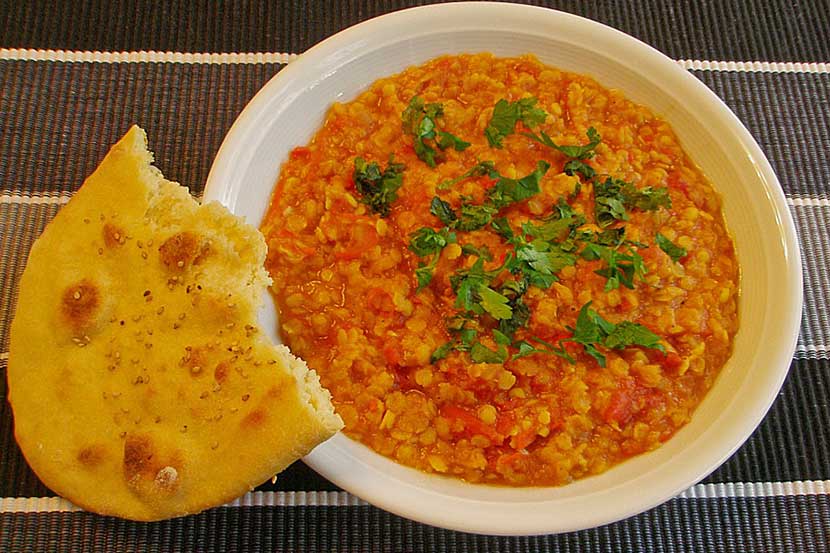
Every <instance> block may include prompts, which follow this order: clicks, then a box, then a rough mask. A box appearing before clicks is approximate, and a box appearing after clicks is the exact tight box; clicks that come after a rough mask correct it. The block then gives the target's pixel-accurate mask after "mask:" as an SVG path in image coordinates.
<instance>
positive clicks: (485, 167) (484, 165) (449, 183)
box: [436, 161, 496, 190]
mask: <svg viewBox="0 0 830 553" xmlns="http://www.w3.org/2000/svg"><path fill="white" fill-rule="evenodd" d="M494 172H496V166H495V164H494V163H493V162H492V161H480V162H479V163H477V164H476V165H473V167H472V168H471V169H470V170H469V171H467V172H465V173H464V174H462V175H461V176H458V177H456V178H454V179H449V180H445V181H444V182H442V183H440V184H439V185H438V186H437V187H436V188H437V189H438V190H447V189H448V188H452V187H453V186H455V185H456V184H458V183H459V182H462V181H465V180H467V179H471V178H475V177H483V176H485V175H490V174H492V173H494Z"/></svg>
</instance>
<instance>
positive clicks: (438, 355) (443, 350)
mask: <svg viewBox="0 0 830 553" xmlns="http://www.w3.org/2000/svg"><path fill="white" fill-rule="evenodd" d="M452 350H453V343H452V342H447V343H445V344H442V345H440V346H438V349H436V350H435V351H433V352H432V355H431V356H430V358H429V362H430V363H435V362H436V361H440V360H441V359H444V358H445V357H446V356H447V355H449V354H450V352H451V351H452Z"/></svg>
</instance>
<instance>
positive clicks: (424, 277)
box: [415, 263, 435, 292]
mask: <svg viewBox="0 0 830 553" xmlns="http://www.w3.org/2000/svg"><path fill="white" fill-rule="evenodd" d="M434 269H435V264H434V263H429V264H427V265H421V266H419V267H418V268H417V269H415V279H416V280H417V281H418V288H417V289H416V290H415V291H416V292H420V291H421V290H423V289H424V288H426V287H427V286H429V283H430V282H432V274H433V270H434Z"/></svg>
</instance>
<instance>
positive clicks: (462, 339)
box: [455, 328, 478, 351]
mask: <svg viewBox="0 0 830 553" xmlns="http://www.w3.org/2000/svg"><path fill="white" fill-rule="evenodd" d="M476 336H478V331H477V330H476V329H474V328H462V329H461V330H459V331H458V340H459V343H458V344H457V345H456V346H455V349H457V350H458V351H470V348H471V347H473V342H474V341H475V339H476Z"/></svg>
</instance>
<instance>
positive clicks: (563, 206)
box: [553, 196, 585, 222]
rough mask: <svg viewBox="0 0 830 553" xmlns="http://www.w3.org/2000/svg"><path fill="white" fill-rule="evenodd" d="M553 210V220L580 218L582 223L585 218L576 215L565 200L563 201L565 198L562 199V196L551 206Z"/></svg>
mask: <svg viewBox="0 0 830 553" xmlns="http://www.w3.org/2000/svg"><path fill="white" fill-rule="evenodd" d="M553 209H554V212H553V218H554V219H568V218H570V217H581V218H582V219H583V222H584V219H585V217H584V216H583V215H582V214H581V213H577V212H576V211H574V208H573V207H571V204H569V203H568V202H567V200H565V198H563V197H562V196H560V197H559V199H558V200H557V201H556V203H555V204H554V205H553Z"/></svg>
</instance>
